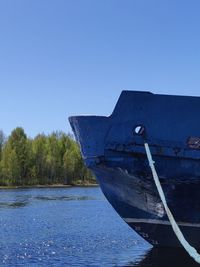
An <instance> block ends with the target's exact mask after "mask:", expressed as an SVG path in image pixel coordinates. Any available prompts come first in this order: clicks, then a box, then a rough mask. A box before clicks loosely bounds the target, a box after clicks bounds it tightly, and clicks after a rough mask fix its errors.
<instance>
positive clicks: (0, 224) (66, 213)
mask: <svg viewBox="0 0 200 267" xmlns="http://www.w3.org/2000/svg"><path fill="white" fill-rule="evenodd" d="M163 238H164V237H163ZM0 266H12V267H13V266H45V267H46V266H55V267H57V266H140V267H141V266H148V267H169V266H181V267H191V266H199V265H197V264H195V263H194V262H193V261H192V260H190V258H189V257H188V256H187V255H186V254H185V252H183V251H182V250H180V251H179V250H178V251H174V250H167V251H166V250H156V249H152V248H151V246H150V245H148V244H147V243H146V242H145V241H143V240H142V239H141V238H140V237H139V236H138V235H137V234H135V233H134V231H132V230H131V229H130V228H129V227H128V226H127V225H126V224H125V223H124V222H123V221H122V220H121V219H120V218H119V217H118V215H117V214H116V213H115V212H114V211H113V209H112V208H111V207H110V205H109V204H108V203H107V201H106V200H105V198H104V196H103V195H102V193H101V191H100V190H99V188H78V187H77V188H61V189H59V188H57V189H15V190H0Z"/></svg>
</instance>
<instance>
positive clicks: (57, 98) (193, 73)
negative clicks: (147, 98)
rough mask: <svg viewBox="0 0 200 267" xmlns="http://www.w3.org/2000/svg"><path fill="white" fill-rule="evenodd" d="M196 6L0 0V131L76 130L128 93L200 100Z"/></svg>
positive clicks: (126, 0)
mask: <svg viewBox="0 0 200 267" xmlns="http://www.w3.org/2000/svg"><path fill="white" fill-rule="evenodd" d="M199 14H200V1H199V0H190V1H189V0H188V1H184V0H180V1H179V0H177V1H176V0H167V1H161V0H151V1H150V0H120V1H118V0H53V1H52V0H29V1H27V0H17V1H16V0H1V1H0V100H1V102H0V118H1V120H0V128H1V129H2V130H3V131H4V132H5V133H6V134H7V135H8V134H10V132H11V130H12V129H14V128H15V127H16V126H22V127H23V128H24V129H25V131H26V133H27V134H28V136H32V137H33V136H35V135H36V134H38V133H41V132H44V133H46V134H48V133H50V132H52V131H53V130H63V131H65V132H69V131H71V129H70V126H69V123H68V120H67V118H68V116H70V115H75V114H97V115H100V114H101V115H109V114H110V113H111V112H112V110H113V108H114V105H115V103H116V101H117V99H118V96H119V94H120V92H121V91H122V90H123V89H133V90H148V91H152V92H155V93H165V94H183V95H200V15H199Z"/></svg>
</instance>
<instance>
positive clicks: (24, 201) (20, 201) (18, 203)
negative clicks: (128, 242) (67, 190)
mask: <svg viewBox="0 0 200 267" xmlns="http://www.w3.org/2000/svg"><path fill="white" fill-rule="evenodd" d="M34 200H39V201H41V200H44V201H52V200H53V201H81V200H96V198H94V197H90V196H55V195H54V196H52V195H50V196H49V195H46V196H41V195H39V196H31V195H26V196H23V197H22V196H18V197H17V198H16V199H14V200H10V199H9V200H8V201H7V202H6V201H1V202H0V209H1V208H2V209H4V208H21V207H25V206H27V205H28V204H30V203H31V202H33V201H34Z"/></svg>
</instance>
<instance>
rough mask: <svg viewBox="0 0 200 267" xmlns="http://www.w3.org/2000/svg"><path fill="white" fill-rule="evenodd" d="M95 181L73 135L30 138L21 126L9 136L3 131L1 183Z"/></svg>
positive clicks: (1, 132) (63, 134) (23, 184)
mask: <svg viewBox="0 0 200 267" xmlns="http://www.w3.org/2000/svg"><path fill="white" fill-rule="evenodd" d="M93 182H95V180H94V177H93V175H92V174H91V172H90V171H89V170H88V169H87V168H86V167H85V165H84V163H83V160H82V157H81V153H80V149H79V146H78V144H77V143H76V141H75V140H74V138H73V136H71V135H70V134H68V135H67V134H65V133H63V132H53V133H52V134H50V135H45V134H39V135H37V136H36V137H35V138H28V137H27V135H26V133H25V132H24V129H23V128H21V127H17V128H16V129H14V130H13V131H12V133H11V135H10V136H9V137H8V138H6V137H5V135H4V133H3V131H2V130H0V185H1V186H12V185H14V186H25V185H30V186H31V185H52V184H70V185H71V184H86V183H93Z"/></svg>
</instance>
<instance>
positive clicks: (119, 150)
mask: <svg viewBox="0 0 200 267" xmlns="http://www.w3.org/2000/svg"><path fill="white" fill-rule="evenodd" d="M199 114H200V97H193V96H175V95H161V94H154V93H151V92H141V91H122V93H121V95H120V97H119V100H118V102H117V104H116V106H115V108H114V111H113V113H112V114H111V115H110V116H108V117H106V116H72V117H70V118H69V121H70V124H71V127H72V130H73V132H74V135H75V138H76V140H77V141H78V143H79V144H80V147H81V153H82V156H83V159H84V162H85V164H86V166H87V167H88V168H89V169H90V170H91V171H92V172H93V173H94V175H95V176H96V178H97V180H98V182H99V185H100V187H101V189H102V191H103V193H104V195H105V197H106V198H107V200H108V201H109V202H110V204H111V205H112V207H113V208H114V209H115V210H116V212H117V213H118V214H119V215H120V217H121V218H122V219H123V220H124V221H125V222H126V223H127V224H128V225H129V226H130V227H131V228H132V229H133V230H134V231H136V232H137V233H138V234H139V235H140V236H141V237H142V238H144V239H145V240H146V241H148V242H149V243H150V244H151V245H153V246H155V247H173V248H175V247H180V246H181V244H180V242H179V240H178V238H177V236H176V235H175V234H174V231H173V229H172V227H171V223H170V221H169V219H168V216H167V213H166V210H165V207H164V204H163V201H162V200H161V198H160V195H159V192H158V190H157V187H156V185H155V182H154V179H153V175H152V170H151V168H150V167H149V161H148V158H147V154H146V151H145V147H144V143H145V142H146V143H148V145H149V148H150V151H151V154H152V157H153V159H154V161H155V168H156V171H157V174H158V176H159V181H160V184H161V186H162V189H163V192H164V195H165V198H166V202H167V204H168V207H169V209H170V210H171V213H172V214H173V216H174V218H175V220H176V222H177V224H178V226H179V228H180V230H181V231H182V233H183V235H184V237H185V239H187V241H188V242H189V243H190V244H191V245H192V246H194V247H195V248H196V249H200V120H199V118H198V116H199Z"/></svg>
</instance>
